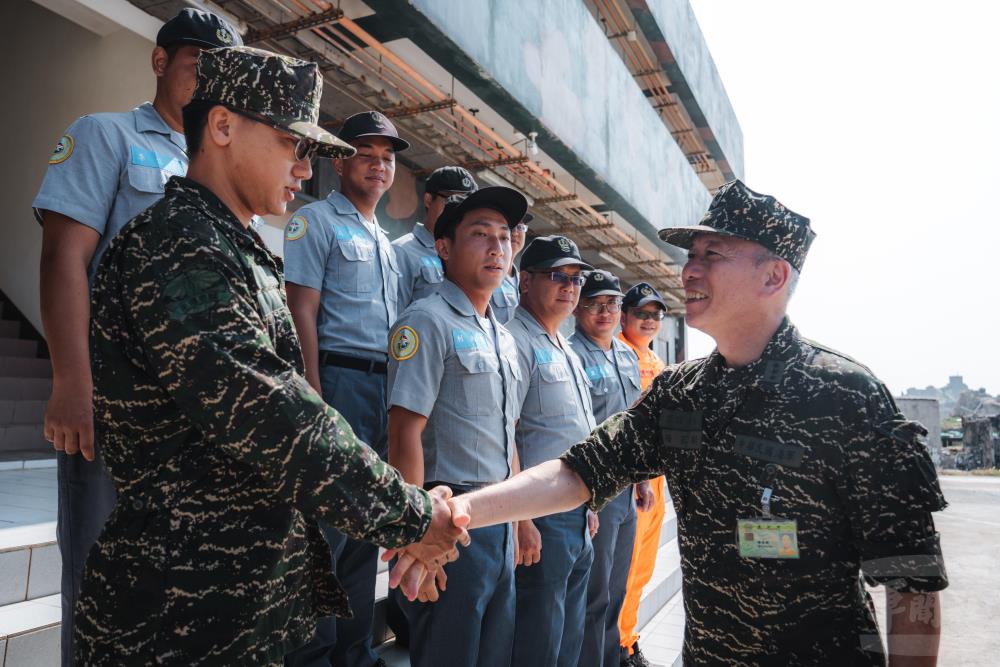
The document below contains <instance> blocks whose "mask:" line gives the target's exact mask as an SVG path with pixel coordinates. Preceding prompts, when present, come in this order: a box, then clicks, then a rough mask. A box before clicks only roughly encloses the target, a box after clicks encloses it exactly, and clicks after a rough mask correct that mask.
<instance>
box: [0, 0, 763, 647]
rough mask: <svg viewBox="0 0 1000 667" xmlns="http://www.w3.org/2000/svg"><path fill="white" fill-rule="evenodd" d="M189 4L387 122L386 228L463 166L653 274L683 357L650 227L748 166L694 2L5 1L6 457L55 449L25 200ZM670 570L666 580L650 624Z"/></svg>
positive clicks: (552, 224)
mask: <svg viewBox="0 0 1000 667" xmlns="http://www.w3.org/2000/svg"><path fill="white" fill-rule="evenodd" d="M192 5H193V6H200V7H203V8H206V9H210V10H213V11H218V12H220V13H223V14H225V15H227V16H228V17H229V18H230V19H232V20H233V21H234V23H235V24H236V25H238V27H239V29H240V30H241V32H243V33H244V36H245V41H246V42H247V43H248V44H252V45H255V46H259V47H261V48H266V49H271V50H275V51H280V52H285V53H289V54H292V55H295V56H298V57H301V58H305V59H309V60H315V61H317V62H319V63H320V65H321V67H322V68H323V71H324V74H325V79H326V80H325V88H324V97H323V105H322V109H323V120H324V121H325V122H326V123H328V124H329V126H330V127H332V128H335V127H337V126H338V125H339V122H340V120H341V119H343V118H344V117H346V116H347V115H349V114H351V113H354V112H356V111H360V110H363V109H371V108H377V109H379V110H381V111H382V112H384V113H385V114H386V115H387V116H389V117H390V118H392V119H393V122H394V123H396V124H397V126H398V127H399V129H400V132H401V133H402V135H403V136H404V137H405V138H406V139H407V140H409V141H410V142H411V143H412V144H413V146H412V148H411V149H410V150H408V151H406V153H404V154H401V155H400V159H399V164H398V167H397V174H396V182H395V184H394V186H393V188H392V189H391V190H390V192H389V195H388V197H386V198H384V200H383V204H382V205H381V206H380V209H379V211H378V217H379V221H380V222H381V223H382V224H383V226H385V227H387V228H388V229H389V230H390V231H391V235H392V236H397V235H400V234H402V233H405V232H407V231H409V228H410V227H411V225H412V223H413V222H414V221H416V220H419V219H421V217H422V214H423V212H422V210H421V202H422V198H421V195H422V192H423V180H424V178H425V177H426V176H427V175H428V174H429V173H430V171H432V170H433V169H435V168H437V167H439V166H442V165H445V164H461V165H465V166H467V167H468V168H470V169H472V170H474V171H475V173H476V176H477V178H478V180H479V181H480V182H481V183H483V184H509V185H513V186H514V187H517V188H519V189H520V190H521V191H522V192H524V193H525V194H526V195H527V196H528V197H529V198H530V203H531V211H532V212H533V213H534V215H535V219H536V222H535V223H534V224H533V226H532V230H531V232H532V233H533V234H548V233H561V234H565V235H567V236H570V237H571V238H573V239H574V240H575V241H576V242H577V243H578V245H579V246H580V248H581V250H582V251H583V253H584V257H585V258H586V259H587V261H588V262H591V263H593V264H594V265H596V266H599V267H603V268H607V269H609V270H611V271H613V272H615V273H617V274H618V275H620V276H621V277H622V279H623V282H624V283H625V284H627V285H630V284H633V283H635V282H638V281H640V280H645V281H648V282H651V283H653V284H654V285H656V286H657V287H658V288H659V289H660V290H661V292H662V293H663V294H664V296H665V297H666V298H667V300H668V301H669V302H670V304H671V308H670V315H671V317H670V318H668V319H667V320H665V321H664V327H663V333H662V335H661V337H660V339H659V340H658V341H657V342H656V346H657V352H658V353H659V354H660V355H661V356H662V357H663V358H665V359H667V360H669V361H675V360H679V359H682V358H683V357H684V354H685V342H684V335H683V331H684V327H683V321H682V319H681V318H682V315H683V296H682V290H681V285H680V280H679V276H680V263H681V262H683V254H682V253H681V252H679V251H678V250H677V249H674V248H670V247H668V246H666V245H664V244H663V243H661V242H660V241H659V240H658V239H657V237H656V231H657V230H658V229H659V228H661V227H664V226H668V225H689V224H694V223H695V222H696V221H697V220H698V219H699V218H700V216H701V215H702V213H703V212H704V211H705V209H706V208H707V205H708V203H709V201H710V198H711V195H712V192H713V190H714V189H715V188H716V187H718V186H719V185H721V184H722V183H723V182H725V181H726V180H729V179H731V178H734V177H742V176H743V138H742V132H741V130H740V126H739V123H738V121H737V119H736V116H735V113H734V111H733V109H732V106H731V105H730V102H729V99H728V97H727V95H726V91H725V88H724V87H723V85H722V82H721V80H720V77H719V74H718V72H717V70H716V68H715V65H714V63H713V61H712V56H711V54H710V52H709V50H708V47H707V45H706V43H705V40H704V38H703V36H702V34H701V31H700V29H699V27H698V24H697V21H696V20H695V17H694V13H693V11H692V9H691V7H690V6H689V5H688V3H687V0H627V1H626V0H546V1H545V2H537V1H536V0H509V1H505V2H489V1H488V0H463V1H462V2H454V1H453V0H366V1H365V2H362V1H361V0H341V1H339V2H335V3H328V2H319V1H316V0H309V1H306V0H304V1H302V2H284V1H279V0H218V1H217V2H216V3H213V2H208V1H202V0H188V1H187V2H181V1H180V0H131V1H127V0H5V1H4V2H3V3H0V49H2V51H3V55H4V56H5V61H6V62H8V63H16V66H12V67H7V68H5V69H4V70H3V72H2V73H0V81H2V87H3V90H4V91H5V94H6V99H7V100H8V103H7V104H6V105H4V106H3V107H2V108H0V126H2V127H3V128H4V130H3V148H4V154H5V155H6V156H7V160H5V162H4V166H3V167H0V169H2V178H0V202H3V204H2V206H3V215H2V216H0V299H2V301H0V304H6V305H2V306H0V307H3V308H4V310H3V311H0V319H4V318H6V319H8V320H10V321H11V322H12V323H11V324H4V325H2V326H0V339H2V341H5V342H2V343H0V360H4V364H3V366H2V367H0V376H6V380H4V379H3V378H0V392H5V393H0V402H2V401H7V402H9V403H11V406H10V409H9V410H7V411H4V410H0V420H6V421H2V422H0V454H2V453H3V451H4V450H6V451H7V452H8V454H9V455H10V453H11V452H14V451H17V452H22V451H24V450H30V449H35V450H38V451H43V450H45V449H46V447H47V445H45V443H43V442H42V441H41V435H40V423H41V414H42V411H43V410H44V400H45V398H47V396H48V390H49V389H48V387H49V383H50V380H49V379H48V378H49V377H50V375H51V373H50V371H48V369H47V368H46V366H45V362H44V359H42V360H40V361H41V363H38V362H35V361H33V360H32V359H33V358H34V357H42V358H44V356H45V353H44V345H36V343H35V342H32V341H31V340H28V339H30V337H31V336H32V335H37V332H38V331H40V330H41V326H40V324H41V322H40V314H39V304H38V261H39V251H40V248H41V229H40V227H39V226H38V225H37V224H36V223H35V222H34V220H33V219H32V215H31V210H30V204H31V200H32V198H33V197H34V194H35V192H36V191H37V189H38V186H39V184H40V182H41V179H42V175H43V173H44V171H45V168H46V165H47V159H48V157H49V155H50V154H51V152H52V147H53V145H54V144H55V142H56V140H57V139H58V138H59V136H60V135H61V133H62V131H63V129H64V128H65V127H67V126H68V125H69V124H70V123H71V122H72V121H73V120H74V119H75V118H77V117H78V116H80V115H81V114H85V113H89V112H98V111H119V110H127V109H130V108H132V107H134V106H135V105H137V104H139V103H141V102H143V101H145V100H149V99H151V98H152V95H153V90H154V88H153V86H154V81H153V76H152V75H151V72H150V64H149V63H150V52H151V50H152V48H153V40H154V38H155V35H156V31H157V30H158V28H159V26H160V25H161V24H162V21H163V20H164V19H166V18H169V17H171V16H173V15H174V14H175V13H176V12H177V11H178V10H179V9H180V8H182V7H184V6H192ZM315 172H316V175H315V177H314V178H313V179H312V181H311V182H310V183H309V184H308V186H307V187H306V188H305V192H303V193H301V194H300V197H299V199H298V201H297V202H295V203H294V204H293V205H292V206H291V207H290V209H292V210H290V211H289V215H288V216H286V217H284V218H282V219H268V220H267V221H266V223H267V224H266V225H265V226H264V228H263V229H262V234H263V236H264V238H265V239H266V240H267V242H268V243H269V245H271V246H272V248H273V249H274V250H275V251H276V252H278V253H279V254H280V251H281V237H282V229H283V227H284V224H285V222H286V221H287V219H288V217H290V215H291V213H292V212H293V211H294V209H295V208H297V207H298V206H301V205H302V204H304V203H306V202H309V201H313V200H314V199H316V198H320V197H324V196H325V195H326V194H327V193H328V192H329V191H330V189H331V188H333V187H336V180H335V176H334V174H333V170H332V168H331V167H330V165H329V163H326V162H319V163H318V164H317V165H316V169H315ZM15 317H17V318H18V319H17V320H16V321H15V320H14V319H12V318H15ZM7 341H9V342H7ZM25 341H27V342H25ZM41 342H42V341H38V343H41ZM11 351H14V352H11ZM11 354H17V355H21V357H24V358H26V359H29V361H18V362H16V363H15V362H7V361H6V359H7V357H8V356H10V355H11ZM5 355H6V356H5ZM15 404H16V405H15ZM15 415H16V416H15ZM4 433H6V434H8V436H4V435H3V434H4ZM10 434H13V435H10ZM5 438H6V439H5ZM8 458H9V456H8ZM668 515H669V513H668ZM668 523H669V522H668ZM664 530H665V532H664V544H665V548H667V547H668V546H669V544H673V542H672V540H673V537H672V533H671V532H670V528H669V527H668V526H667V525H666V524H665V528H664ZM668 543H669V544H668ZM668 561H670V562H673V561H671V560H670V559H666V558H665V560H664V562H665V563H666V562H668ZM664 567H667V566H666V565H665V566H664ZM670 567H673V566H670ZM675 575H677V573H675V572H673V571H672V570H671V571H668V572H664V573H662V576H660V577H659V579H657V581H658V582H659V584H657V586H661V587H660V588H657V587H655V586H654V589H655V590H654V593H655V595H654V596H653V597H651V598H650V604H649V605H648V607H647V608H646V609H645V611H644V612H643V613H644V614H646V618H647V619H648V618H651V617H652V614H653V613H654V612H655V610H656V609H658V608H659V607H662V606H663V605H664V604H666V602H667V601H668V600H669V599H670V596H672V594H673V593H672V591H674V590H676V586H678V585H679V576H675ZM664 582H667V583H664ZM662 586H667V587H666V588H663V587H662ZM21 590H27V589H26V588H22V589H21ZM668 593H669V594H668ZM654 598H655V599H654ZM0 617H2V616H0ZM36 629H37V628H36ZM4 641H5V640H4V629H3V628H0V646H3V644H4ZM10 646H13V643H12V642H8V649H7V650H8V652H9V651H10V650H11V649H10ZM0 655H2V649H0ZM0 663H2V658H0Z"/></svg>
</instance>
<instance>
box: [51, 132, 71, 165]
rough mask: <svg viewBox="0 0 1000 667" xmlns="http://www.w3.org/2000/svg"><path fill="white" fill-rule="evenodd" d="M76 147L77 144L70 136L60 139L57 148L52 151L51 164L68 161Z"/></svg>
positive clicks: (63, 136) (65, 135)
mask: <svg viewBox="0 0 1000 667" xmlns="http://www.w3.org/2000/svg"><path fill="white" fill-rule="evenodd" d="M74 146H76V142H75V141H73V137H71V136H70V135H68V134H64V135H62V136H61V137H59V141H58V142H56V147H55V148H54V149H52V155H51V156H49V164H59V163H60V162H65V161H66V160H68V159H69V156H70V155H72V154H73V148H74Z"/></svg>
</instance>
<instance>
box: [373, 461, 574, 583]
mask: <svg viewBox="0 0 1000 667" xmlns="http://www.w3.org/2000/svg"><path fill="white" fill-rule="evenodd" d="M430 497H431V503H432V506H433V516H432V518H431V525H430V527H429V528H428V529H427V532H426V533H424V536H423V538H422V539H421V540H420V541H419V542H416V543H414V544H411V545H409V546H406V547H403V548H401V549H392V550H388V551H386V552H385V554H384V555H383V556H382V558H383V560H386V561H388V560H391V559H393V558H397V559H398V560H397V561H396V564H395V565H394V566H393V567H392V570H391V571H390V573H389V587H390V588H396V587H399V588H400V590H401V591H402V592H403V594H404V595H405V596H406V598H407V599H408V600H410V601H413V600H415V599H417V596H418V595H420V594H421V589H422V586H423V585H424V583H425V582H426V581H429V578H435V579H436V580H437V585H438V588H441V589H442V590H443V588H444V583H445V581H446V579H447V577H446V576H445V575H444V565H445V563H450V562H452V561H454V560H456V559H457V558H458V546H457V545H458V544H459V543H461V544H462V545H463V546H468V545H469V544H470V542H471V538H470V536H469V530H471V529H473V528H484V527H486V526H493V525H496V524H499V523H507V522H510V521H521V520H524V519H534V518H537V517H540V516H545V515H547V514H554V513H556V512H564V511H566V510H570V509H573V508H574V507H578V506H579V505H580V504H582V503H584V502H586V501H587V500H588V499H589V498H590V491H589V490H588V489H587V487H586V485H585V484H584V483H583V480H582V479H580V477H579V475H577V474H576V473H575V472H573V470H572V469H571V468H570V467H569V466H568V465H566V464H565V463H564V462H563V461H562V460H560V459H556V460H552V461H547V462H545V463H541V464H539V465H537V466H534V467H532V468H529V469H527V470H525V471H523V472H521V473H518V474H517V475H515V476H513V477H511V478H510V479H508V480H506V481H504V482H500V483H498V484H493V485H491V486H488V487H486V488H483V489H480V490H478V491H473V492H472V493H467V494H464V495H460V496H453V495H452V492H451V489H449V488H448V487H446V486H438V487H435V488H433V489H432V490H431V491H430ZM433 599H435V598H432V599H431V601H433Z"/></svg>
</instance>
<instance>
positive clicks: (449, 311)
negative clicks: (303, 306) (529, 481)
mask: <svg viewBox="0 0 1000 667" xmlns="http://www.w3.org/2000/svg"><path fill="white" fill-rule="evenodd" d="M392 331H393V333H392V336H391V337H390V341H391V342H390V349H391V354H390V358H389V407H390V408H391V407H392V406H399V407H402V408H406V409H407V410H410V411H411V412H415V413H417V414H420V415H423V416H424V417H427V425H426V427H425V428H424V433H423V438H422V442H423V450H424V478H425V480H428V481H430V480H435V481H439V482H450V483H456V484H466V485H480V484H488V483H491V482H498V481H501V480H503V479H506V478H507V477H508V476H509V475H510V470H511V462H512V461H513V456H514V424H515V423H516V422H517V418H518V412H519V410H520V404H519V403H518V400H517V397H518V395H519V392H518V387H519V386H520V384H521V378H522V375H521V369H520V366H519V364H518V361H517V348H516V346H515V344H514V338H513V336H511V334H510V333H509V332H508V331H507V329H505V328H504V326H503V325H502V324H500V323H498V322H497V321H496V318H495V317H494V316H493V313H492V311H491V310H490V309H489V307H487V310H486V317H480V316H479V314H478V313H476V311H475V309H474V308H473V306H472V302H471V301H469V297H468V296H467V295H466V294H465V292H463V291H462V289H461V288H460V287H459V286H458V285H456V284H455V283H453V282H452V281H450V280H447V279H445V280H444V281H443V282H442V283H441V287H440V289H439V290H438V291H437V293H435V294H432V295H431V296H429V297H427V298H426V299H421V300H420V301H417V302H414V303H413V304H412V305H411V306H410V307H409V308H407V309H406V310H405V311H404V312H403V314H402V315H401V316H400V318H399V320H398V321H397V322H396V323H395V325H393V328H392Z"/></svg>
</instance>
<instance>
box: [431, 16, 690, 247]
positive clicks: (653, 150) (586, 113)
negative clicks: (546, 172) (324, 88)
mask: <svg viewBox="0 0 1000 667" xmlns="http://www.w3.org/2000/svg"><path fill="white" fill-rule="evenodd" d="M412 4H413V6H414V8H416V10H417V11H419V12H420V13H421V14H423V15H424V16H425V17H426V18H427V19H428V20H429V21H430V22H431V23H432V24H433V25H434V26H435V27H436V28H437V29H438V30H439V31H440V32H441V33H443V34H444V35H446V36H447V37H448V39H450V40H452V41H453V42H454V43H455V44H456V45H457V46H458V47H459V48H460V49H461V50H462V51H463V52H464V53H465V54H466V55H467V56H468V57H469V58H470V59H471V60H473V61H474V62H475V63H476V64H477V65H478V67H480V68H481V72H480V74H481V76H483V77H487V78H489V79H492V80H495V81H496V83H497V84H498V85H499V86H501V87H502V88H504V89H505V90H506V91H507V92H508V93H509V94H510V95H511V96H512V97H514V98H515V99H516V100H517V102H518V103H519V104H521V105H523V106H524V107H525V108H526V109H527V110H528V111H529V112H530V113H531V114H532V115H533V116H534V117H535V118H536V119H537V120H538V122H539V123H540V124H541V125H542V126H543V127H541V128H536V129H544V130H546V131H548V132H549V133H551V134H552V135H554V136H555V137H557V138H558V139H559V140H560V141H561V142H562V143H564V144H565V145H566V146H568V147H569V149H570V150H571V151H573V152H574V153H575V154H576V155H577V156H579V158H580V159H581V160H582V161H583V162H585V163H586V164H587V166H588V167H589V168H591V169H592V170H593V171H594V172H596V174H597V175H598V177H599V178H600V179H602V180H603V181H605V182H606V183H607V184H608V185H609V186H611V188H613V189H614V190H615V191H616V192H617V193H618V194H619V195H620V196H621V197H622V198H623V199H624V200H626V201H627V202H628V203H629V204H630V205H631V206H632V207H634V208H635V210H636V211H638V213H639V214H640V215H641V216H642V217H643V218H644V219H645V220H644V221H639V220H632V219H631V218H629V222H631V223H632V224H634V225H637V226H638V227H640V231H642V232H643V233H648V232H649V231H650V230H649V229H642V228H643V227H647V228H648V227H652V228H654V229H659V228H661V227H666V226H671V225H690V224H693V223H695V222H696V221H697V220H698V219H699V218H700V217H701V215H702V214H703V213H704V211H705V209H706V208H707V206H708V203H709V200H710V197H709V195H708V192H707V191H706V190H705V187H704V186H703V185H702V183H701V181H700V180H699V179H698V177H697V175H696V174H695V173H694V170H693V169H692V168H691V166H690V165H689V164H688V162H687V159H686V158H685V157H684V155H683V154H682V153H681V150H680V149H679V148H678V146H677V144H676V142H675V141H674V139H673V137H671V136H670V133H669V132H668V131H667V129H666V127H665V126H664V125H663V122H662V121H661V120H660V118H659V117H658V116H657V114H656V112H655V111H654V110H653V108H652V107H651V106H650V104H649V102H648V101H647V100H646V98H645V96H644V95H643V94H642V92H641V91H640V90H639V87H638V86H637V85H636V84H635V82H634V81H633V79H632V76H631V74H629V72H628V70H627V69H626V67H625V65H624V63H622V61H621V58H619V57H618V55H617V54H616V53H615V52H614V50H613V48H612V47H611V44H610V43H609V42H608V39H607V37H605V35H604V33H603V32H602V30H601V29H600V27H599V26H598V25H597V22H596V21H595V20H594V18H593V16H591V14H590V13H589V12H588V11H587V9H586V7H585V6H584V5H583V3H581V2H578V0H546V1H545V2H488V1H486V0H478V1H469V2H453V1H452V0H412ZM499 111H501V113H503V111H502V110H499ZM520 129H522V130H523V131H530V130H531V129H532V128H530V127H524V128H520ZM546 150H547V151H548V148H547V147H546ZM626 217H628V216H626Z"/></svg>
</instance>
